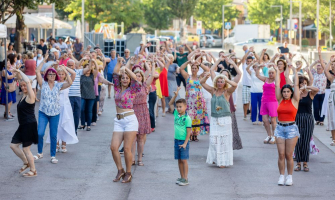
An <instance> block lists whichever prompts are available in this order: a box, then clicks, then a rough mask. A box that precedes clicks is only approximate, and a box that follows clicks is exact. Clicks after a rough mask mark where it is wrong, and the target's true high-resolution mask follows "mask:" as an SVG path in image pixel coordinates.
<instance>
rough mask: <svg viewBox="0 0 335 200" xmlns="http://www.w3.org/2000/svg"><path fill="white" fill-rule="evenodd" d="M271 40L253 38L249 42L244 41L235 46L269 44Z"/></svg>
mask: <svg viewBox="0 0 335 200" xmlns="http://www.w3.org/2000/svg"><path fill="white" fill-rule="evenodd" d="M270 41H271V40H270V38H269V39H265V38H258V39H256V38H251V39H249V40H247V41H244V42H238V43H235V44H234V45H235V46H243V45H253V44H267V43H269V42H270Z"/></svg>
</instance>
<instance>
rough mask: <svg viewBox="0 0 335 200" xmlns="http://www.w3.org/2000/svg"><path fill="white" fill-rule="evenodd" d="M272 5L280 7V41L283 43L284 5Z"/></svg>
mask: <svg viewBox="0 0 335 200" xmlns="http://www.w3.org/2000/svg"><path fill="white" fill-rule="evenodd" d="M271 7H280V43H283V6H282V5H273V6H271Z"/></svg>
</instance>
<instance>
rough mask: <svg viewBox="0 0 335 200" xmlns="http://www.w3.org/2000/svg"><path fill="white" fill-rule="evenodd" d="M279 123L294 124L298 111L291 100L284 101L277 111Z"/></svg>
mask: <svg viewBox="0 0 335 200" xmlns="http://www.w3.org/2000/svg"><path fill="white" fill-rule="evenodd" d="M277 112H278V121H280V122H294V121H295V116H296V115H297V112H298V109H296V108H295V107H294V105H293V104H292V101H291V99H289V100H284V99H283V100H282V101H281V102H280V104H279V106H278V109H277Z"/></svg>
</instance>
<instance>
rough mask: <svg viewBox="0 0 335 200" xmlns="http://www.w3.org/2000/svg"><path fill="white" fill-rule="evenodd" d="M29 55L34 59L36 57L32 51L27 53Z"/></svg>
mask: <svg viewBox="0 0 335 200" xmlns="http://www.w3.org/2000/svg"><path fill="white" fill-rule="evenodd" d="M27 56H28V58H29V59H33V58H34V54H33V53H32V52H31V51H29V52H28V53H27Z"/></svg>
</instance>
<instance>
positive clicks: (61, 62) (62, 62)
mask: <svg viewBox="0 0 335 200" xmlns="http://www.w3.org/2000/svg"><path fill="white" fill-rule="evenodd" d="M68 60H70V58H67V59H65V60H63V59H61V60H60V61H59V65H65V66H67V61H68Z"/></svg>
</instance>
